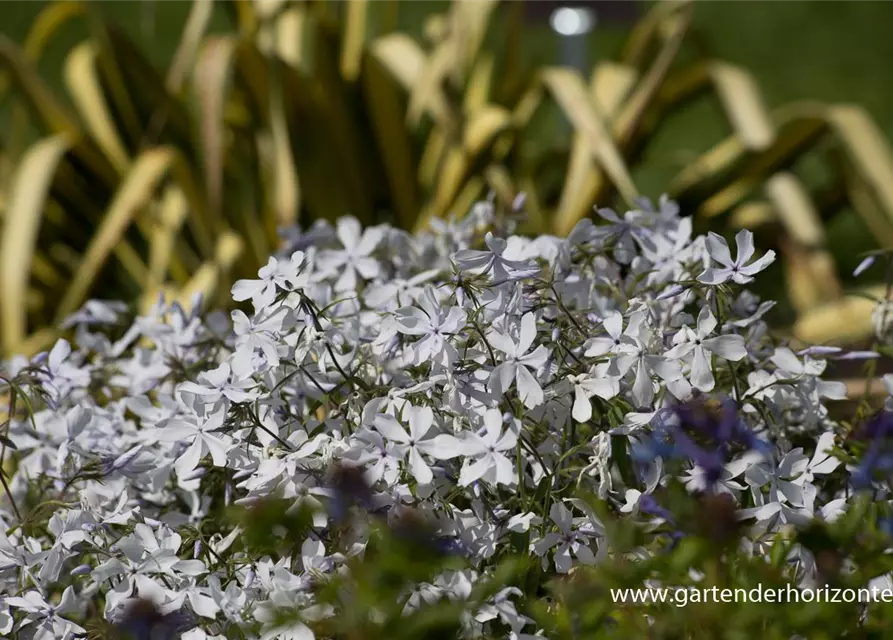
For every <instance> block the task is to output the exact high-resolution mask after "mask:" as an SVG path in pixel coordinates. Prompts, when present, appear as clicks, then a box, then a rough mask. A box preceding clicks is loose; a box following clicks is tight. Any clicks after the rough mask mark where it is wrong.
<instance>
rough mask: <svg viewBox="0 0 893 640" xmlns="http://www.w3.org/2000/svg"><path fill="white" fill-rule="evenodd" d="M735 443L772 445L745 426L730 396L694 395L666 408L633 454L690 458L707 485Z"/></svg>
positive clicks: (751, 447) (757, 446)
mask: <svg viewBox="0 0 893 640" xmlns="http://www.w3.org/2000/svg"><path fill="white" fill-rule="evenodd" d="M734 447H742V448H744V449H748V450H756V451H764V450H767V449H769V448H771V445H769V443H767V442H765V441H763V440H760V439H759V438H757V436H756V435H755V434H754V433H753V432H752V431H751V430H750V429H749V428H748V426H747V425H746V423H745V422H744V420H742V418H741V416H740V415H739V414H738V406H737V405H736V403H735V401H734V400H732V399H731V398H722V399H718V398H705V397H703V396H697V397H695V398H694V399H693V400H691V401H689V402H687V403H685V404H681V405H678V406H676V407H673V408H672V409H671V410H670V411H668V412H667V414H666V415H665V416H663V417H662V419H661V420H660V421H659V422H658V426H657V427H656V428H655V429H654V431H653V432H652V433H651V436H650V438H648V439H647V440H646V441H645V442H643V444H642V445H641V446H640V447H639V448H638V450H637V451H635V452H634V453H633V456H634V457H635V458H639V459H642V460H648V459H653V458H654V457H655V456H660V457H661V458H664V459H681V460H690V461H691V462H694V463H695V464H696V465H698V466H699V467H701V469H703V470H704V474H705V477H706V480H707V483H708V485H713V484H714V483H715V482H717V481H718V480H719V479H720V477H721V476H722V472H723V468H724V467H725V465H726V463H727V462H728V461H729V458H730V454H731V450H732V448H734Z"/></svg>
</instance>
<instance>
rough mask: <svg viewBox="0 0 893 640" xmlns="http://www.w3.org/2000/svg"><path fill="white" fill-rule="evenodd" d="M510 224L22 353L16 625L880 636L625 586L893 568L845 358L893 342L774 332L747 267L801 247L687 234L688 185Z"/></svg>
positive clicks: (7, 491) (375, 239)
mask: <svg viewBox="0 0 893 640" xmlns="http://www.w3.org/2000/svg"><path fill="white" fill-rule="evenodd" d="M521 206H523V203H522V202H521V201H518V202H516V207H521ZM511 213H512V212H510V211H498V210H497V208H495V207H494V205H493V204H492V203H489V202H482V203H479V204H477V205H475V207H474V208H473V209H472V211H471V213H470V214H469V215H467V216H465V217H463V218H462V219H459V220H455V219H451V220H435V222H434V224H433V225H432V228H433V231H431V232H424V233H417V234H414V235H413V234H410V233H408V232H405V231H401V230H398V229H395V228H392V227H390V226H387V225H381V226H374V227H367V228H365V229H363V228H361V226H360V224H359V223H358V222H357V221H356V220H355V219H353V218H349V217H346V218H341V219H340V220H338V222H337V224H336V225H335V226H334V228H333V227H332V226H331V225H329V224H328V223H325V222H319V223H316V224H314V225H313V226H312V227H311V228H310V229H307V230H303V231H301V230H297V229H293V230H291V231H290V232H288V233H287V234H286V237H287V239H288V243H289V248H288V250H287V251H285V252H283V253H282V254H280V255H277V256H274V257H271V258H270V259H269V262H268V263H267V264H266V266H264V267H263V268H262V269H261V270H260V272H259V273H258V277H257V278H256V279H250V280H239V281H237V282H235V283H234V285H233V287H232V295H233V298H234V300H235V301H236V302H237V303H240V304H241V305H242V307H241V308H240V309H239V310H236V311H233V312H232V313H231V314H230V315H227V314H223V313H214V312H212V313H202V312H200V311H198V309H200V306H201V305H199V304H197V303H196V304H194V309H195V310H193V311H190V310H188V309H185V308H183V307H181V306H180V305H179V304H176V303H174V304H168V303H166V302H165V301H164V300H161V301H159V302H158V304H156V305H155V306H154V307H153V308H152V309H151V310H150V312H149V313H147V314H145V315H138V316H136V317H133V316H132V313H131V311H130V310H129V309H128V307H127V306H126V305H122V304H119V303H113V302H101V301H91V302H89V303H87V305H86V306H85V307H83V308H82V309H81V310H80V311H78V312H77V313H75V314H74V315H72V316H71V317H70V318H69V319H68V320H67V322H66V325H67V326H68V327H69V328H71V329H73V332H74V333H73V335H74V338H73V340H72V342H71V344H70V343H69V342H67V341H65V340H60V341H58V342H57V343H56V344H55V346H53V348H52V349H51V350H50V351H49V352H48V353H43V354H40V355H38V356H36V357H34V358H33V359H31V360H27V359H25V358H22V357H18V358H14V359H12V360H11V361H9V362H8V363H7V364H6V366H5V370H6V375H5V377H4V379H3V384H4V386H5V390H6V393H7V396H8V397H9V398H10V403H11V409H12V411H11V412H10V415H11V418H10V420H9V421H7V422H6V423H5V424H4V425H3V426H2V434H0V435H2V437H3V441H2V448H3V450H2V454H0V455H2V456H3V461H4V465H3V468H4V469H5V470H6V477H4V478H3V479H4V492H3V498H2V503H0V519H2V523H3V536H2V537H0V633H3V634H6V635H8V636H10V637H21V638H29V637H35V638H77V637H84V636H89V637H97V638H98V637H110V635H109V634H114V633H118V634H124V635H125V636H127V634H130V637H133V638H149V637H165V638H169V637H183V638H186V639H188V640H199V639H201V638H301V639H304V638H313V637H319V638H328V637H338V638H375V637H380V638H417V637H423V636H425V635H431V634H439V635H437V637H488V638H496V637H511V638H531V637H541V636H542V637H568V638H570V637H602V636H603V635H604V636H607V635H612V634H613V633H614V632H621V631H622V632H623V633H624V634H626V635H624V636H622V637H644V636H645V635H648V634H653V635H654V637H670V636H673V637H683V636H684V637H721V636H725V637H733V636H732V635H728V634H729V633H731V632H735V633H745V634H747V633H750V634H756V633H762V634H763V637H773V638H774V637H791V636H792V635H793V634H794V633H799V632H803V633H805V634H807V635H808V636H809V637H819V636H818V635H810V634H812V633H818V634H819V635H820V634H821V633H835V634H836V633H837V632H840V633H843V631H844V630H847V629H852V630H854V631H857V630H860V629H861V630H864V631H866V632H868V631H870V630H872V629H875V630H877V629H883V628H885V627H884V625H886V624H889V621H888V620H887V619H886V616H887V615H888V614H886V613H885V611H886V609H884V608H883V606H882V605H872V606H869V607H868V608H867V609H865V610H862V609H861V608H859V607H860V606H861V605H847V607H848V608H844V609H837V610H832V609H820V610H813V609H805V608H801V609H797V608H796V607H792V608H790V609H771V608H770V609H767V610H764V611H762V612H761V613H759V614H758V615H757V614H753V610H752V609H747V607H746V606H745V605H740V607H739V608H738V609H735V610H734V611H732V610H728V609H723V610H721V611H719V612H718V611H717V610H714V609H704V610H696V609H690V610H679V609H674V608H673V607H672V606H669V605H666V606H664V605H659V604H651V605H648V606H645V605H641V606H640V607H638V608H633V607H629V606H627V605H622V604H617V603H612V602H611V601H610V599H609V598H608V597H607V591H606V589H607V588H608V587H611V586H617V585H625V586H642V585H643V584H645V583H646V581H649V582H648V584H654V582H655V581H656V582H658V583H660V584H664V585H667V584H669V585H686V584H687V585H702V586H710V585H715V584H724V585H729V586H742V587H744V586H747V587H752V586H754V584H753V583H754V582H755V581H762V582H765V583H766V584H770V583H772V584H787V583H789V582H790V583H793V584H795V585H797V586H798V587H811V586H816V585H821V584H824V583H825V582H827V581H834V582H835V584H842V585H847V586H865V585H867V584H869V583H870V582H872V581H874V582H872V584H875V585H877V584H889V582H890V580H889V577H888V576H889V572H890V571H891V570H893V559H891V558H893V556H889V555H885V554H884V553H883V550H884V549H888V548H890V546H891V542H893V541H891V540H890V539H889V537H888V534H887V533H885V532H886V531H887V530H888V529H889V526H888V522H889V513H888V512H889V507H888V506H887V504H886V500H887V494H888V489H887V484H886V479H885V476H886V474H887V473H889V471H890V470H891V468H893V467H891V460H893V458H891V449H890V447H889V443H888V440H889V438H890V436H891V433H890V432H891V428H893V420H891V419H890V417H889V414H887V413H885V412H883V411H882V412H881V413H879V414H877V415H875V416H874V417H873V418H870V416H869V413H868V411H867V408H866V405H865V404H861V405H860V406H859V409H858V413H857V414H856V415H854V416H845V418H846V419H843V418H842V417H841V416H840V412H836V411H831V410H830V409H831V408H833V403H835V402H837V401H839V400H843V399H845V398H846V388H845V386H844V385H843V384H841V383H839V382H835V381H832V380H827V379H825V378H823V372H824V370H825V367H826V364H827V361H828V360H829V359H838V358H858V359H865V360H868V361H871V360H872V359H875V358H877V357H878V354H877V353H874V352H862V353H850V352H844V351H842V350H840V349H838V348H831V347H821V346H819V347H813V348H809V349H806V350H800V351H797V352H795V351H793V350H792V349H791V348H790V347H789V346H787V345H785V344H783V343H782V342H780V341H778V340H777V339H776V338H774V337H773V336H772V334H771V333H770V332H768V331H767V326H766V324H765V322H764V319H763V316H764V314H766V312H767V311H768V310H769V309H770V308H771V306H772V302H771V301H764V302H761V301H759V300H758V299H756V298H755V296H753V295H752V294H751V293H749V292H748V291H747V289H746V288H745V287H746V285H748V284H749V283H751V282H752V281H753V280H754V278H759V277H760V271H761V270H762V269H764V268H765V267H766V266H767V265H768V264H769V263H771V262H772V261H773V259H774V257H775V256H774V254H773V253H772V252H765V253H759V252H757V251H756V250H755V248H754V246H753V239H752V236H751V234H750V232H747V231H742V232H740V233H739V234H738V235H737V236H736V238H735V240H736V242H735V244H736V246H735V247H734V248H730V247H729V246H728V244H727V243H726V241H725V240H724V239H723V238H721V237H720V236H717V235H713V234H711V235H709V236H706V237H704V236H697V237H695V236H693V234H692V227H691V219H690V218H686V217H681V216H680V215H679V212H678V207H675V206H674V204H673V203H672V202H669V201H667V200H666V199H662V200H661V201H660V204H659V206H653V205H652V204H651V203H649V202H647V201H640V202H639V205H638V208H636V209H634V210H631V211H629V212H627V213H625V214H624V215H623V216H618V215H617V214H616V213H614V212H613V211H608V210H602V211H600V212H599V213H600V215H601V217H602V218H604V219H605V222H606V224H603V225H596V224H594V223H592V221H590V220H588V219H587V220H583V221H582V222H580V223H579V224H578V225H577V226H576V227H575V228H574V229H573V231H572V232H571V233H570V234H569V236H568V237H567V238H566V239H565V238H558V237H553V236H539V237H536V238H525V237H522V236H518V235H513V226H512V225H513V223H512V215H511ZM193 302H197V301H193ZM878 348H879V349H880V348H881V347H880V346H879V347H878ZM891 382H893V380H891ZM851 399H852V398H851ZM856 400H859V399H858V398H856ZM888 404H889V402H888ZM869 418H870V419H869ZM817 540H818V541H819V542H816V541H817ZM829 554H830V555H829ZM829 558H830V559H829ZM773 581H774V582H773ZM755 606H770V605H755ZM741 612H744V613H741ZM785 612H789V613H785ZM685 616H687V617H685ZM699 616H700V617H699ZM152 629H154V630H155V631H154V632H155V633H158V634H161V635H159V636H151V635H150V631H151V630H152ZM829 630H830V631H829ZM828 637H837V636H836V635H832V636H828Z"/></svg>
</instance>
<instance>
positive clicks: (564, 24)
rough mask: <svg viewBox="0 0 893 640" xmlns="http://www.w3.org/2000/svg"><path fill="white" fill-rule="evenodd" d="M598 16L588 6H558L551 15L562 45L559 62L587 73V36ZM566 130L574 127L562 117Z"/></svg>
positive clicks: (552, 25) (550, 23) (552, 23)
mask: <svg viewBox="0 0 893 640" xmlns="http://www.w3.org/2000/svg"><path fill="white" fill-rule="evenodd" d="M596 21H597V18H596V15H595V11H593V10H592V9H588V8H586V7H558V8H557V9H555V11H553V12H552V15H551V16H550V17H549V25H550V26H551V27H552V31H554V32H555V33H557V34H558V38H559V41H560V46H561V59H560V60H559V62H560V63H561V64H562V65H563V66H566V67H570V68H572V69H577V70H578V71H580V72H581V73H583V74H584V77H585V74H586V67H587V66H588V65H587V62H588V55H587V54H588V47H587V42H586V38H587V36H588V35H589V33H590V32H591V31H592V30H593V29H594V28H595V24H596ZM561 126H562V127H563V128H564V129H565V131H568V132H570V131H571V129H572V127H571V123H570V122H569V121H568V119H567V118H566V117H565V118H562V125H561Z"/></svg>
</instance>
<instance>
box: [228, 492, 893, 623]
mask: <svg viewBox="0 0 893 640" xmlns="http://www.w3.org/2000/svg"><path fill="white" fill-rule="evenodd" d="M580 497H584V498H586V496H580ZM588 501H589V502H590V503H591V505H592V506H593V508H594V509H595V511H596V513H597V514H598V516H599V518H600V519H601V520H602V521H603V522H604V523H605V526H606V530H607V536H608V540H609V544H610V546H611V548H612V549H613V550H615V552H614V553H612V554H611V557H610V558H607V559H605V560H603V561H601V562H599V563H598V564H597V565H595V566H591V567H587V566H580V567H578V568H576V569H574V570H573V571H572V572H571V573H570V574H569V575H567V576H564V577H560V578H557V579H554V580H551V581H549V582H545V583H543V582H541V581H540V576H542V575H543V572H542V571H541V570H540V568H539V561H538V559H537V558H536V557H534V556H532V555H531V554H528V553H527V552H526V549H524V550H522V551H519V550H518V549H515V548H509V547H505V548H502V549H499V550H497V558H499V559H500V560H499V564H498V567H497V569H496V570H495V572H494V574H493V576H492V578H490V579H488V580H486V581H482V582H480V583H478V584H477V585H475V587H474V588H473V589H472V591H471V593H470V595H469V596H468V598H467V599H466V600H464V601H451V600H449V599H441V600H436V601H434V602H429V603H425V602H424V601H423V600H422V601H419V604H418V605H417V606H416V607H414V608H410V609H407V602H408V599H409V597H410V593H411V590H412V588H413V587H414V586H416V585H418V584H419V583H424V582H425V581H427V580H433V579H434V578H435V577H436V576H437V575H438V574H440V573H441V572H443V571H444V570H447V569H453V570H457V569H462V568H463V560H462V559H461V556H459V555H455V554H452V553H450V552H446V551H442V550H438V548H437V546H436V545H434V544H433V542H434V540H433V538H430V537H429V533H430V532H429V530H428V529H427V528H426V527H425V526H424V524H423V522H422V521H420V520H418V519H417V518H416V517H415V516H411V517H410V522H408V523H407V522H404V523H402V524H397V525H387V524H385V523H384V522H382V521H379V520H376V519H375V518H374V517H373V516H369V515H363V514H359V513H358V512H353V513H352V516H351V517H352V518H355V519H354V520H351V526H357V527H367V526H368V527H371V529H372V534H371V536H370V543H369V545H368V546H367V549H366V551H365V553H364V554H363V555H362V556H358V557H356V558H354V559H353V560H352V561H351V562H350V563H349V564H348V566H349V570H348V571H344V572H341V573H339V574H337V575H335V576H333V577H331V579H326V580H322V579H321V580H320V582H319V583H318V584H317V585H316V587H315V596H316V598H317V600H318V602H319V603H320V606H321V607H326V606H332V607H335V608H336V609H337V610H338V611H341V612H343V614H342V615H338V616H334V617H326V618H325V619H324V620H322V621H318V622H314V621H312V620H304V622H305V623H306V624H308V625H309V626H310V627H311V628H312V629H313V631H314V632H315V633H316V635H317V637H324V638H345V639H354V638H357V639H358V638H363V639H366V640H375V639H378V638H380V639H385V638H398V639H399V638H405V639H407V640H409V639H415V638H420V637H426V638H455V637H457V634H458V633H459V632H460V631H461V629H462V620H463V617H465V616H468V615H473V614H474V612H475V611H477V610H478V609H479V608H480V606H481V605H482V604H484V603H486V602H487V601H488V600H490V599H491V598H492V597H493V595H494V594H495V593H496V592H497V591H499V590H501V589H504V588H505V587H509V586H514V587H518V588H520V590H521V592H522V594H523V595H522V596H520V597H519V600H518V611H519V612H520V613H522V614H524V615H527V616H529V617H531V618H533V619H534V620H535V621H536V623H537V626H538V628H541V629H543V631H544V637H548V638H557V639H563V638H567V639H572V638H573V639H579V638H633V637H634V638H639V637H650V638H727V639H729V640H737V639H744V638H751V637H761V638H772V639H778V640H787V639H788V638H790V637H792V636H796V635H799V636H802V637H807V638H819V639H821V638H827V639H831V638H840V637H850V635H851V634H852V633H853V631H854V630H855V629H858V630H859V633H858V637H863V638H882V637H885V635H884V634H885V629H886V628H887V627H888V625H889V624H891V623H893V611H891V609H890V607H889V606H885V604H884V603H883V602H875V603H872V604H867V603H865V602H861V603H860V602H858V601H856V602H844V601H843V596H842V595H841V594H842V593H843V592H842V590H844V589H852V590H854V591H853V592H854V593H857V594H858V593H859V591H858V590H859V589H860V588H861V589H862V590H863V591H862V594H864V593H865V585H866V584H867V583H868V582H869V580H871V579H872V578H873V577H875V576H878V575H881V574H884V573H886V572H889V571H891V570H893V556H891V555H890V554H888V553H885V550H886V549H887V548H888V547H889V544H890V534H889V533H888V532H885V531H883V530H881V529H880V528H879V527H878V526H877V524H876V523H878V522H881V521H882V520H883V518H884V517H885V516H886V517H889V515H890V514H889V511H890V509H889V505H886V504H881V503H874V502H873V501H872V500H871V499H870V497H869V496H865V498H864V499H863V500H861V501H859V502H857V503H855V504H854V506H853V508H852V509H850V510H849V511H848V512H847V513H846V514H845V515H843V516H842V517H841V518H840V519H838V520H837V521H836V522H834V523H833V524H828V523H825V522H822V521H818V520H817V521H813V522H812V523H811V524H810V525H808V526H805V527H802V528H800V529H797V528H795V527H790V528H789V531H788V534H787V536H786V538H783V539H780V540H777V541H776V543H775V546H774V547H773V551H772V554H771V560H770V561H768V562H767V560H766V558H764V557H763V556H762V555H761V554H750V553H748V551H747V550H746V549H744V548H743V547H739V546H738V542H739V540H740V537H739V535H738V534H739V533H740V532H742V531H741V526H742V525H741V523H739V522H738V521H737V520H736V518H735V515H736V514H735V508H734V506H733V505H732V504H731V502H730V501H725V500H723V499H722V496H721V495H691V494H689V493H688V492H687V491H686V490H685V489H684V488H682V487H681V485H678V484H674V485H671V486H670V487H669V488H668V489H667V490H666V491H665V493H664V494H663V495H662V497H661V503H662V504H666V505H668V507H669V509H670V511H671V512H672V513H673V515H674V518H675V519H676V520H677V521H678V522H682V523H686V524H685V526H683V531H681V532H679V534H680V535H679V536H678V540H676V541H674V540H673V539H671V536H670V535H669V534H670V533H672V531H671V530H672V527H671V526H667V527H666V533H667V534H668V535H667V536H665V537H663V536H660V535H657V536H655V535H654V534H655V532H658V533H659V530H655V529H654V527H653V525H644V524H641V523H638V524H637V523H635V522H633V521H632V520H630V519H629V518H628V517H624V518H621V517H620V514H613V513H612V512H611V507H610V506H609V505H608V504H607V503H604V502H601V501H598V500H595V499H591V498H588ZM287 521H288V518H285V519H283V520H282V521H281V522H279V523H278V524H279V525H280V526H284V527H286V528H287V527H288V526H290V525H288V524H287ZM271 524H273V523H272V522H271V521H269V520H268V519H267V518H266V517H261V518H257V519H255V518H251V519H247V520H246V522H245V534H246V536H249V537H264V536H266V535H267V533H266V532H267V531H268V530H269V527H270V526H271ZM522 537H526V534H525V535H524V536H522ZM300 538H301V536H298V539H300ZM661 540H663V541H661ZM643 545H648V546H643ZM655 545H657V546H655ZM797 546H800V547H802V548H803V549H806V550H808V551H809V552H810V553H812V554H813V555H814V556H815V557H816V559H817V566H818V567H819V568H820V570H821V571H822V575H823V578H824V580H825V582H824V583H820V584H817V585H816V587H815V589H814V591H813V593H814V596H813V598H814V601H807V600H808V599H809V598H806V597H803V596H802V595H799V596H798V595H797V593H799V592H798V591H797V588H796V587H795V586H794V585H793V584H791V583H790V582H789V581H788V578H787V577H786V576H787V574H788V572H787V571H786V567H787V565H789V564H790V562H792V561H796V557H792V556H790V552H791V551H792V550H793V549H794V548H795V547H797ZM844 564H846V565H847V566H848V567H852V568H853V569H854V570H853V571H847V572H842V571H840V569H841V568H842V567H843V566H844ZM646 582H647V584H651V585H655V586H658V587H664V588H665V589H666V594H665V601H663V602H660V601H650V602H633V601H632V599H631V598H627V601H626V602H623V601H622V600H621V599H620V598H619V597H618V593H619V592H620V591H621V590H627V589H641V588H642V587H643V586H644V585H646ZM837 590H840V591H837ZM770 592H772V594H774V595H767V594H769V593H770ZM860 597H863V596H860ZM822 598H824V599H825V600H826V601H825V602H822V601H821V599H822ZM860 620H861V623H860V622H859V621H860ZM283 622H285V621H283ZM507 631H508V628H507V627H506V632H507Z"/></svg>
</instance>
